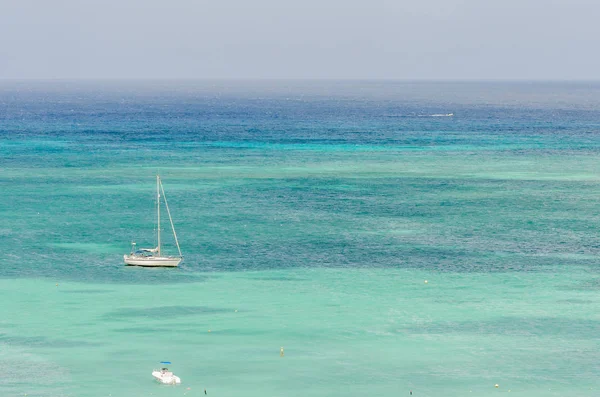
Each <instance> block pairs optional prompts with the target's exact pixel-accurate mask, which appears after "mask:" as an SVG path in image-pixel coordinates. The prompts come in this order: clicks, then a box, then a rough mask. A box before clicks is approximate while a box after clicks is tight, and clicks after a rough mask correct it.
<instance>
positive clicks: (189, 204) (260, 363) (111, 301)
mask: <svg viewBox="0 0 600 397" xmlns="http://www.w3.org/2000/svg"><path fill="white" fill-rule="evenodd" d="M0 88H1V90H0V118H1V121H2V122H1V124H0V134H1V135H0V169H1V173H0V188H1V190H2V192H3V200H2V201H1V202H0V214H1V215H2V219H3V222H2V224H0V244H1V246H2V251H3V255H4V259H3V263H2V266H1V267H0V285H1V287H0V297H1V298H2V301H3V302H4V304H3V305H2V312H1V313H2V316H1V317H0V362H2V367H3V368H4V369H5V371H4V375H3V376H2V378H0V394H2V395H7V396H9V395H11V396H12V395H15V396H17V395H24V394H27V395H28V396H83V397H87V396H90V397H91V396H109V395H111V396H123V397H129V396H180V395H189V396H193V395H197V396H199V395H204V393H203V389H204V388H206V389H207V391H208V394H209V395H211V396H215V395H216V396H238V395H246V396H282V395H292V396H293V395H315V396H337V395H344V396H364V395H377V396H392V395H393V396H396V395H409V391H410V390H412V391H413V395H415V396H463V395H474V396H488V395H489V396H491V395H496V394H498V393H502V394H504V393H509V391H510V395H520V396H563V395H570V396H595V395H597V393H598V390H599V389H600V382H599V381H598V377H597V375H598V373H600V346H599V343H598V334H599V331H600V314H599V313H600V312H599V311H598V310H597V309H596V307H597V305H598V303H599V301H600V282H599V280H600V278H599V277H598V265H599V262H598V259H597V258H598V254H599V251H600V244H599V243H598V241H599V240H598V238H597V229H598V225H599V224H600V210H599V209H600V207H599V206H598V204H597V203H598V182H599V178H598V175H599V171H600V169H599V168H600V165H598V161H597V155H598V146H599V144H600V140H599V139H598V131H599V126H600V115H599V114H600V113H598V111H600V85H597V84H583V83H581V84H566V83H564V84H562V83H554V84H550V83H547V84H542V83H539V84H525V83H522V84H517V83H504V84H500V83H477V84H475V83H469V84H467V83H420V84H417V83H399V82H388V83H386V84H383V83H376V82H361V83H344V82H326V83H310V82H306V83H299V82H271V83H264V82H263V83H250V82H235V83H232V82H212V83H211V82H189V83H185V84H184V83H174V82H170V83H169V82H162V83H160V82H153V83H149V82H146V83H125V82H120V83H116V82H113V83H102V84H100V83H86V82H79V83H68V82H63V83H41V82H38V83H3V85H2V86H0ZM448 113H454V116H453V117H440V116H437V115H439V114H448ZM157 172H160V174H161V175H162V177H163V182H164V186H165V190H166V193H167V196H168V198H169V203H170V207H171V210H172V212H173V217H174V221H175V224H176V227H177V232H178V236H179V238H180V242H181V245H182V250H183V251H184V255H185V256H186V258H185V261H184V263H183V264H182V266H181V268H179V269H175V270H174V269H139V268H128V267H125V266H123V265H122V254H123V253H127V252H128V251H129V243H130V241H132V240H135V241H137V242H138V243H139V244H141V245H151V244H153V233H154V231H153V227H154V225H153V222H154V220H153V211H154V203H153V189H154V175H155V174H156V173H157ZM167 234H168V233H167ZM166 249H167V250H171V252H175V249H174V247H173V241H172V239H171V238H170V237H169V236H167V241H166ZM425 280H427V281H428V282H427V283H425ZM57 284H58V285H57ZM209 330H210V332H208V331H209ZM282 346H283V347H284V349H285V357H283V358H282V357H280V355H279V349H280V347H282ZM161 360H169V361H172V362H173V366H172V368H173V370H174V371H175V373H176V374H178V375H179V376H180V377H181V378H182V380H183V384H182V385H181V386H179V387H165V386H159V385H157V384H155V383H154V382H153V381H152V379H151V377H150V372H151V370H152V369H153V368H154V367H157V366H158V365H159V363H158V362H159V361H161ZM495 384H498V385H499V386H500V387H499V388H495V387H494V385H495ZM188 388H189V389H188Z"/></svg>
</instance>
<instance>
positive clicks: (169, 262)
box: [123, 255, 183, 267]
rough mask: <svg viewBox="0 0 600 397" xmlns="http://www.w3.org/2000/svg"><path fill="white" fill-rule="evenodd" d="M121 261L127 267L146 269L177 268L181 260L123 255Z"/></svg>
mask: <svg viewBox="0 0 600 397" xmlns="http://www.w3.org/2000/svg"><path fill="white" fill-rule="evenodd" d="M123 260H124V261H125V264H126V265H129V266H146V267H177V266H179V264H180V263H181V261H182V260H183V258H178V257H176V256H149V257H143V256H136V255H123Z"/></svg>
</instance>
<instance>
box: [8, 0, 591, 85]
mask: <svg viewBox="0 0 600 397" xmlns="http://www.w3.org/2000/svg"><path fill="white" fill-rule="evenodd" d="M599 17H600V1H599V0H410V1H407V0H395V1H394V0H368V1H367V0H168V1H167V0H0V78H340V79H346V78H365V79H370V78H378V79H383V78H393V79H600V51H598V48H599V46H600V45H599V43H598V39H599V38H600V22H598V18H599Z"/></svg>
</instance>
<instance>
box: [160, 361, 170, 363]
mask: <svg viewBox="0 0 600 397" xmlns="http://www.w3.org/2000/svg"><path fill="white" fill-rule="evenodd" d="M160 363H161V364H171V362H170V361H161V362H160Z"/></svg>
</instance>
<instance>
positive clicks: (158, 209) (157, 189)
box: [156, 175, 160, 256]
mask: <svg viewBox="0 0 600 397" xmlns="http://www.w3.org/2000/svg"><path fill="white" fill-rule="evenodd" d="M156 216H157V219H158V256H160V176H158V175H156Z"/></svg>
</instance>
